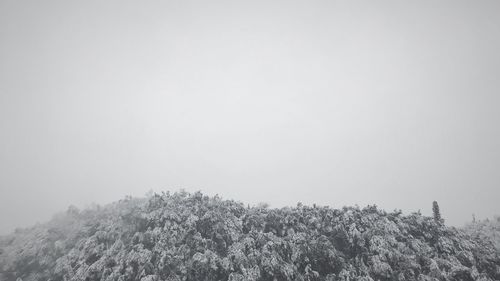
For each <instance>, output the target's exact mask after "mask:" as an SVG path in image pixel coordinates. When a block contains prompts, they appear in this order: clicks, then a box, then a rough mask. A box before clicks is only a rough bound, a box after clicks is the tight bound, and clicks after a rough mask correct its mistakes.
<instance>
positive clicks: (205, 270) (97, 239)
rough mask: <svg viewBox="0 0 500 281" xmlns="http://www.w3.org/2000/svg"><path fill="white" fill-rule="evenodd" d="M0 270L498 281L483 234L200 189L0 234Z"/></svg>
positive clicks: (21, 274) (106, 278) (105, 280)
mask: <svg viewBox="0 0 500 281" xmlns="http://www.w3.org/2000/svg"><path fill="white" fill-rule="evenodd" d="M439 219H440V218H439ZM475 229H476V228H475ZM477 229H478V228H477ZM477 229H476V230H477ZM477 231H479V230H477ZM0 268H1V269H0V270H1V271H2V272H3V273H2V277H0V279H1V278H3V280H7V281H10V280H13V281H14V280H18V279H21V280H24V281H31V280H44V281H46V280H51V281H62V280H82V281H83V280H85V281H97V280H102V281H132V280H141V281H161V280H164V281H166V280H172V281H173V280H193V281H194V280H233V281H235V280H331V281H333V280H339V281H340V280H342V281H349V280H360V281H361V280H363V281H368V280H401V281H402V280H419V281H425V280H483V281H485V280H500V257H499V252H498V251H497V250H496V248H495V245H494V244H493V242H492V239H491V238H485V236H481V235H479V234H477V233H476V232H474V231H472V230H471V229H467V230H466V231H464V230H459V229H455V228H452V227H447V226H445V225H444V223H442V221H440V220H437V219H436V218H433V217H426V216H423V215H421V214H419V213H413V214H410V215H403V214H402V213H401V212H399V211H394V212H385V211H383V210H379V209H377V207H375V206H368V207H365V208H358V207H344V208H342V209H333V208H329V207H318V206H312V207H310V206H303V205H301V204H298V205H297V206H296V207H286V208H281V209H270V208H267V207H265V206H257V207H248V206H244V205H243V204H241V203H238V202H235V201H231V200H222V199H221V198H219V197H217V196H216V197H209V196H204V195H203V194H201V193H199V192H198V193H194V194H189V193H186V192H177V193H174V194H169V193H163V194H156V195H153V196H150V197H148V198H139V199H138V198H127V199H124V200H121V201H119V202H116V203H113V204H110V205H107V206H104V207H94V208H89V209H85V210H81V211H80V210H78V209H76V208H70V209H68V211H67V212H65V213H64V214H60V215H58V216H57V217H55V218H54V219H52V220H51V221H50V222H48V223H46V224H42V225H38V226H35V227H32V228H29V229H23V230H17V231H16V232H15V233H13V234H11V235H8V236H5V237H2V238H1V240H0Z"/></svg>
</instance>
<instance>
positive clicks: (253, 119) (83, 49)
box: [0, 0, 500, 233]
mask: <svg viewBox="0 0 500 281" xmlns="http://www.w3.org/2000/svg"><path fill="white" fill-rule="evenodd" d="M499 13H500V2H499V1H317V0H312V1H296V0H287V1H284V0H283V1H281V0H271V1H269V0H267V1H259V0H257V1H234V0H231V1H219V0H216V1H190V0H187V1H184V0H183V1H178V0H175V1H174V0H168V1H149V0H146V1H125V0H122V1H53V0H48V1H35V0H26V1H14V0H0V233H8V232H11V231H13V230H14V229H15V228H16V227H26V226H30V225H33V224H35V223H37V222H44V221H46V220H48V219H50V218H51V216H52V215H53V214H54V213H56V212H59V211H64V210H66V209H67V208H68V206H69V205H76V206H78V207H80V208H84V207H85V206H89V205H90V204H91V203H97V204H106V203H109V202H113V201H116V200H119V199H122V198H123V197H124V196H126V195H132V196H143V195H144V194H145V193H146V192H148V191H149V190H154V191H158V192H159V191H166V190H170V191H175V190H179V189H181V188H183V189H185V190H187V191H197V190H201V191H202V192H204V193H206V194H209V195H215V194H219V195H220V196H222V197H223V198H226V199H234V200H237V201H241V202H243V203H245V204H247V203H248V204H257V203H259V202H267V203H269V204H270V205H271V207H282V206H294V205H296V203H297V202H302V203H304V204H312V203H316V204H318V205H328V206H332V207H334V208H340V207H342V206H344V205H356V204H357V205H359V206H365V205H368V204H376V205H377V206H379V207H380V208H383V209H386V210H388V211H391V210H394V209H401V210H402V211H403V212H404V213H410V212H414V211H418V210H421V212H422V213H423V214H426V215H430V214H431V212H432V201H434V200H436V201H438V202H439V205H440V207H441V214H442V216H443V217H444V218H445V220H446V223H447V224H449V225H455V226H460V225H462V224H464V223H465V222H467V221H470V220H471V219H472V214H475V216H476V217H477V218H478V219H485V218H488V217H493V216H494V215H499V214H500V204H499V203H498V201H499V198H500V147H499V145H500V125H499V121H500V110H499V106H500V92H499V89H500V52H499V50H500V32H499V30H500V17H499V16H498V15H499Z"/></svg>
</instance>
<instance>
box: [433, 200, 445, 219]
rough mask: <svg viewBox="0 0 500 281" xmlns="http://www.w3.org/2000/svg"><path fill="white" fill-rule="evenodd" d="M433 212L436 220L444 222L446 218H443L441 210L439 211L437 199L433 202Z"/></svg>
mask: <svg viewBox="0 0 500 281" xmlns="http://www.w3.org/2000/svg"><path fill="white" fill-rule="evenodd" d="M432 214H433V215H434V220H435V221H436V222H437V223H439V224H442V223H443V222H444V220H443V219H442V218H441V212H440V211H439V205H438V202H437V201H434V202H432Z"/></svg>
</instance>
